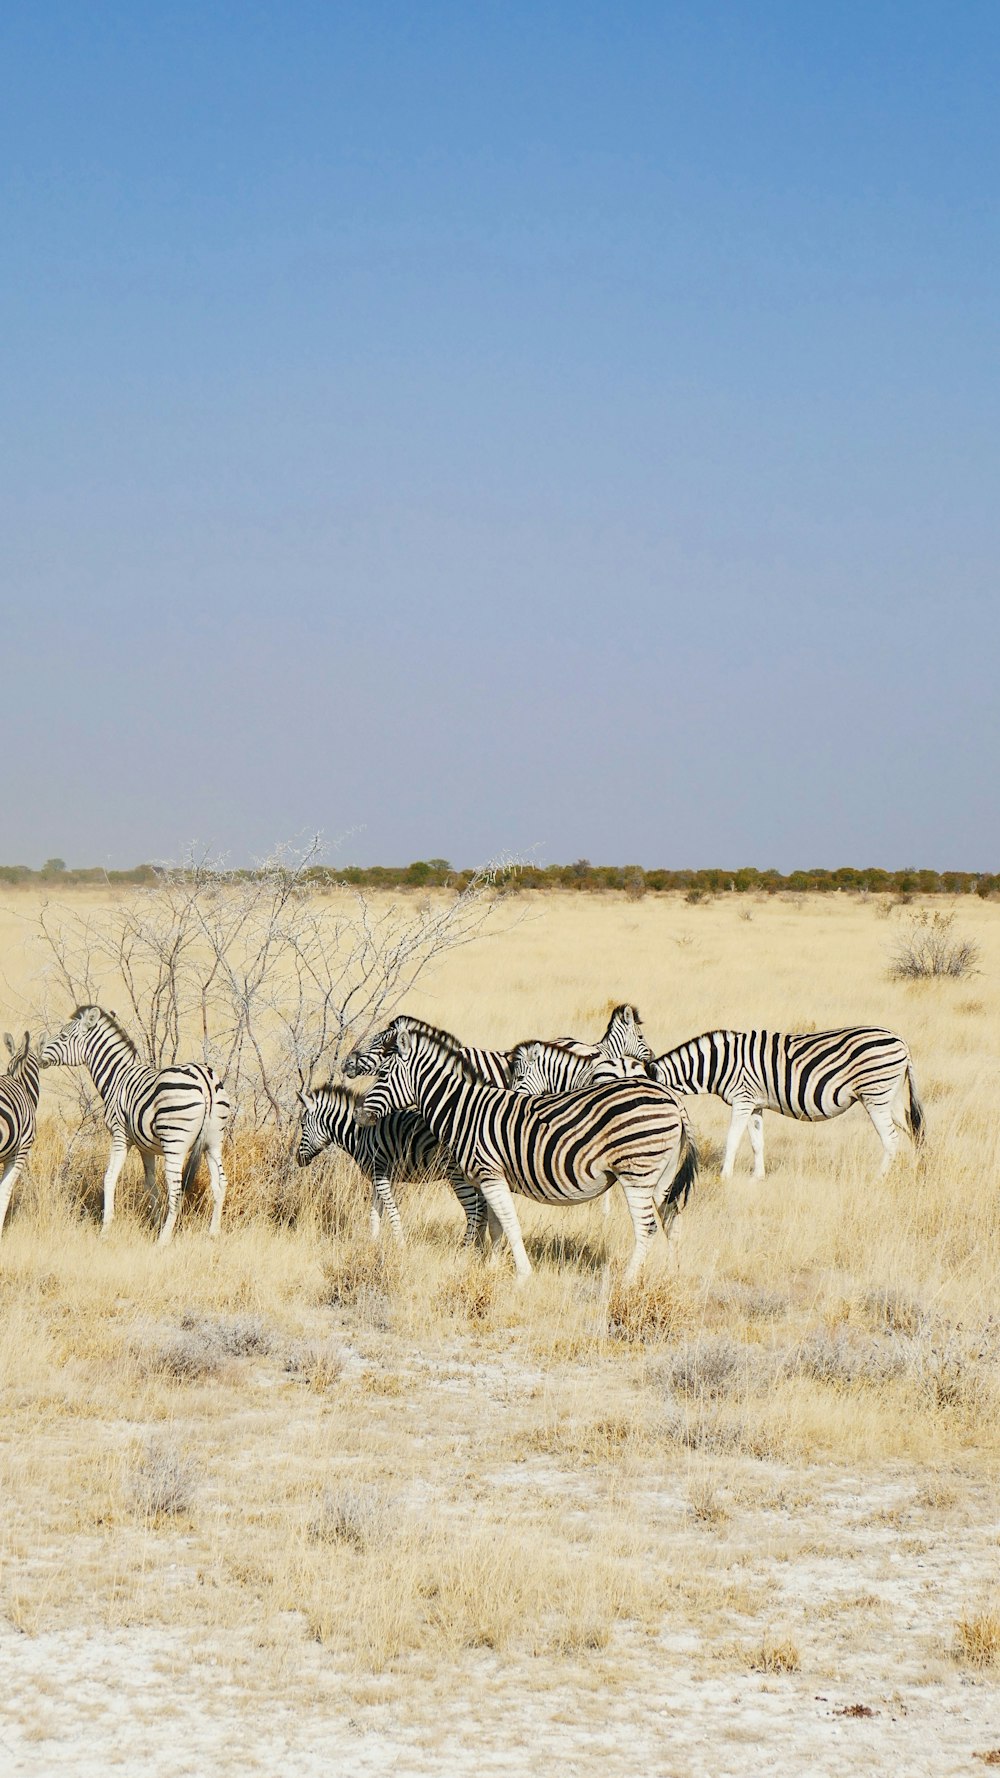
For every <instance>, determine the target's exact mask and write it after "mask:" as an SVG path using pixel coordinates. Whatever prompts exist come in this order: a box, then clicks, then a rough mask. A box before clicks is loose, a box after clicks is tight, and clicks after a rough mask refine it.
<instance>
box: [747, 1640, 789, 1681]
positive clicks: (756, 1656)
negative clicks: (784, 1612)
mask: <svg viewBox="0 0 1000 1778" xmlns="http://www.w3.org/2000/svg"><path fill="white" fill-rule="evenodd" d="M747 1666H748V1667H749V1669H750V1671H751V1673H800V1672H801V1671H802V1660H801V1657H800V1655H799V1651H798V1649H797V1648H796V1646H795V1643H794V1642H793V1641H792V1639H791V1637H790V1636H784V1637H780V1638H775V1637H772V1636H765V1637H764V1638H763V1640H762V1641H761V1642H759V1643H758V1644H757V1645H756V1647H755V1648H752V1649H750V1650H749V1651H748V1653H747Z"/></svg>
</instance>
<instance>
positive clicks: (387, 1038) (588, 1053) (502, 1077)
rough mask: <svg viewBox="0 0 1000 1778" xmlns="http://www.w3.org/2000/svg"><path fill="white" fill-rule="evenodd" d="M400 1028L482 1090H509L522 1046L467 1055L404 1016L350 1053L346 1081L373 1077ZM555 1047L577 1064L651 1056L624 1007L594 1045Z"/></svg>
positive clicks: (576, 1041) (434, 1029)
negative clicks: (425, 1041) (455, 1064)
mask: <svg viewBox="0 0 1000 1778" xmlns="http://www.w3.org/2000/svg"><path fill="white" fill-rule="evenodd" d="M404 1025H405V1026H406V1028H407V1030H409V1031H413V1032H419V1033H422V1034H423V1035H424V1036H426V1037H431V1038H433V1039H434V1040H435V1042H437V1043H439V1044H441V1045H442V1046H443V1047H444V1048H446V1049H449V1050H451V1051H452V1053H453V1054H454V1055H457V1056H460V1057H461V1059H462V1061H463V1062H464V1064H465V1066H466V1067H467V1068H469V1069H471V1071H472V1073H473V1074H474V1075H475V1077H476V1079H477V1080H479V1081H481V1082H482V1083H483V1084H484V1085H485V1086H489V1087H509V1086H510V1085H511V1081H512V1078H513V1076H512V1069H513V1064H514V1057H515V1056H516V1054H517V1052H518V1050H519V1048H521V1047H522V1046H520V1045H517V1044H515V1046H514V1048H513V1049H509V1050H484V1049H472V1048H470V1047H469V1046H468V1045H465V1044H463V1043H461V1042H460V1040H459V1039H458V1038H457V1037H453V1036H452V1034H451V1032H450V1031H442V1030H440V1028H439V1027H438V1026H437V1025H429V1024H428V1023H427V1021H426V1020H425V1019H415V1018H412V1017H411V1015H410V1014H409V1013H399V1014H397V1016H396V1018H394V1019H393V1020H392V1022H391V1024H389V1025H387V1026H386V1027H385V1030H384V1031H378V1032H376V1034H375V1036H374V1037H371V1038H369V1040H368V1042H367V1043H366V1044H361V1045H359V1046H358V1048H357V1049H354V1050H352V1051H351V1053H350V1055H349V1056H348V1058H347V1060H346V1062H345V1063H344V1073H345V1074H346V1075H347V1077H348V1079H353V1078H356V1077H357V1076H358V1075H361V1074H374V1073H375V1072H376V1070H377V1069H378V1066H379V1063H380V1061H381V1059H382V1056H383V1055H384V1054H385V1053H386V1049H387V1046H388V1045H390V1044H391V1043H392V1041H393V1040H394V1036H395V1033H396V1032H397V1031H399V1030H400V1029H401V1028H402V1027H403V1026H404ZM559 1047H560V1049H563V1050H567V1051H569V1052H571V1053H572V1055H573V1056H575V1057H577V1058H578V1059H579V1060H581V1061H583V1060H588V1061H590V1062H592V1063H597V1062H601V1061H608V1062H617V1061H620V1060H621V1059H622V1058H624V1057H627V1056H634V1057H636V1058H637V1059H638V1060H639V1061H641V1062H649V1061H652V1060H653V1051H652V1049H651V1048H650V1046H649V1044H648V1043H647V1042H646V1039H645V1037H644V1036H643V1034H642V1020H641V1018H640V1016H639V1012H638V1009H637V1008H636V1007H634V1006H631V1005H629V1004H628V1003H623V1004H622V1005H621V1006H616V1007H615V1008H614V1010H613V1012H612V1013H611V1016H610V1018H609V1019H608V1024H607V1029H606V1030H605V1032H604V1035H603V1037H601V1038H600V1039H599V1040H598V1042H597V1043H585V1042H583V1041H582V1040H581V1039H580V1038H576V1037H563V1038H560V1039H559Z"/></svg>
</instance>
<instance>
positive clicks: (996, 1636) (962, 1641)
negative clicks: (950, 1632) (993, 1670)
mask: <svg viewBox="0 0 1000 1778" xmlns="http://www.w3.org/2000/svg"><path fill="white" fill-rule="evenodd" d="M952 1653H953V1655H954V1658H955V1659H956V1660H957V1661H962V1662H963V1663H964V1664H965V1665H966V1666H967V1667H977V1668H980V1669H982V1668H986V1667H996V1666H1000V1610H998V1609H997V1608H996V1607H995V1606H991V1607H988V1608H987V1609H986V1610H984V1611H973V1612H967V1613H966V1614H965V1616H964V1617H960V1618H959V1620H958V1622H957V1624H956V1625H955V1641H954V1645H953V1649H952Z"/></svg>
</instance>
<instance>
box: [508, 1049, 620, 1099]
mask: <svg viewBox="0 0 1000 1778" xmlns="http://www.w3.org/2000/svg"><path fill="white" fill-rule="evenodd" d="M589 1047H590V1046H586V1045H584V1046H579V1047H578V1046H577V1045H575V1044H574V1045H571V1044H569V1043H567V1042H565V1041H564V1040H560V1042H558V1043H542V1042H540V1041H539V1040H538V1039H534V1040H533V1041H532V1042H531V1043H518V1044H515V1046H514V1048H513V1049H512V1050H511V1051H510V1085H511V1091H512V1092H515V1093H575V1092H579V1090H580V1088H581V1087H590V1086H594V1085H596V1084H597V1083H599V1082H606V1081H609V1080H628V1079H629V1078H635V1077H636V1076H637V1075H641V1074H645V1073H646V1069H647V1066H648V1060H643V1059H641V1058H640V1057H639V1056H629V1055H621V1056H605V1055H596V1056H595V1055H592V1054H590V1053H588V1051H589Z"/></svg>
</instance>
